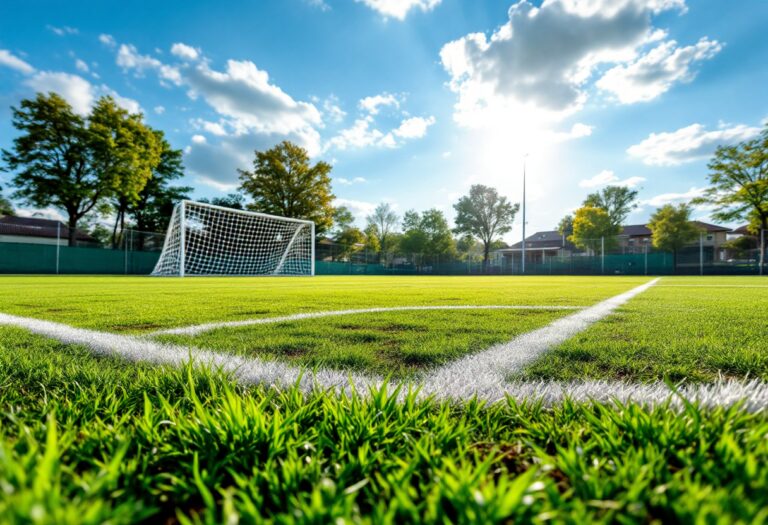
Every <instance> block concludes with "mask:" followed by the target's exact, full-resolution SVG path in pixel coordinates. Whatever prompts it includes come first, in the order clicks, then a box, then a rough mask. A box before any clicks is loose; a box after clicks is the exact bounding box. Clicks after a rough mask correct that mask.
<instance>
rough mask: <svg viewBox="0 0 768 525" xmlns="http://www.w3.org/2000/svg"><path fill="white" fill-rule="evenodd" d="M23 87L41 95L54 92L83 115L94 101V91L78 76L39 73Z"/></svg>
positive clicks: (48, 72)
mask: <svg viewBox="0 0 768 525" xmlns="http://www.w3.org/2000/svg"><path fill="white" fill-rule="evenodd" d="M24 83H25V85H27V86H28V87H30V88H32V89H33V90H35V91H37V92H41V93H48V92H51V91H53V92H55V93H58V94H59V95H61V96H62V97H63V98H64V100H66V101H67V102H69V104H70V105H71V106H72V109H73V110H74V111H75V112H76V113H79V114H81V115H85V114H86V113H88V112H89V111H90V109H91V106H92V105H93V102H94V100H95V99H96V90H95V89H94V87H93V86H92V85H91V83H90V82H88V81H87V80H85V79H84V78H83V77H81V76H78V75H71V74H69V73H61V72H51V71H41V72H39V73H36V74H35V75H33V76H32V77H30V78H28V79H27V80H26V81H25V82H24Z"/></svg>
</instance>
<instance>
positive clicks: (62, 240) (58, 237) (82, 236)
mask: <svg viewBox="0 0 768 525" xmlns="http://www.w3.org/2000/svg"><path fill="white" fill-rule="evenodd" d="M4 242H14V243H21V244H50V245H53V246H55V245H56V243H57V242H58V244H59V245H60V246H67V245H68V244H69V228H68V227H67V225H66V224H64V223H63V222H61V221H55V220H51V219H43V218H40V217H14V216H11V215H2V216H0V243H4ZM75 243H76V244H77V245H81V246H98V245H99V241H98V240H96V239H95V238H93V237H91V236H90V235H88V234H87V233H86V232H84V231H82V230H77V231H76V232H75Z"/></svg>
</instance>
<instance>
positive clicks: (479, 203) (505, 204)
mask: <svg viewBox="0 0 768 525" xmlns="http://www.w3.org/2000/svg"><path fill="white" fill-rule="evenodd" d="M453 208H454V209H455V210H456V228H454V230H453V231H454V232H455V233H457V234H467V235H472V236H473V237H475V238H477V239H478V240H479V241H480V242H482V243H483V272H487V270H488V259H489V258H490V250H491V243H492V242H493V241H494V239H495V238H496V237H497V236H500V235H503V234H505V233H507V232H508V231H510V230H511V229H512V223H513V222H514V220H515V215H516V214H517V211H518V210H519V209H520V205H519V204H512V203H511V202H509V201H508V200H507V198H506V197H502V196H500V195H499V193H498V191H496V189H495V188H490V187H488V186H483V185H481V184H475V185H473V186H472V187H471V188H470V189H469V195H466V196H464V197H462V198H461V199H459V202H457V203H456V204H454V205H453Z"/></svg>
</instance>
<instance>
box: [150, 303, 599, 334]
mask: <svg viewBox="0 0 768 525" xmlns="http://www.w3.org/2000/svg"><path fill="white" fill-rule="evenodd" d="M583 308H585V307H584V306H561V305H554V306H546V305H446V306H391V307H376V308H358V309H356V310H326V311H322V312H310V313H305V314H291V315H284V316H281V317H261V318H258V319H244V320H242V321H221V322H215V323H204V324H198V325H192V326H182V327H179V328H168V329H166V330H158V331H156V332H151V333H149V334H145V336H149V337H152V336H156V335H197V334H201V333H203V332H208V331H211V330H215V329H217V328H238V327H241V326H251V325H258V324H272V323H284V322H288V321H300V320H303V319H319V318H321V317H336V316H340V315H355V314H375V313H384V312H409V311H418V310H581V309H583Z"/></svg>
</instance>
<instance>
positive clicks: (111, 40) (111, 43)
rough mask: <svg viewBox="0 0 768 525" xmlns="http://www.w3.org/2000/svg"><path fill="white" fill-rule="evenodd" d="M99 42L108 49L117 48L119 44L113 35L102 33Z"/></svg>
mask: <svg viewBox="0 0 768 525" xmlns="http://www.w3.org/2000/svg"><path fill="white" fill-rule="evenodd" d="M99 42H101V43H102V44H104V45H105V46H107V47H115V46H117V42H115V37H113V36H112V35H108V34H106V33H102V34H100V35H99Z"/></svg>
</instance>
